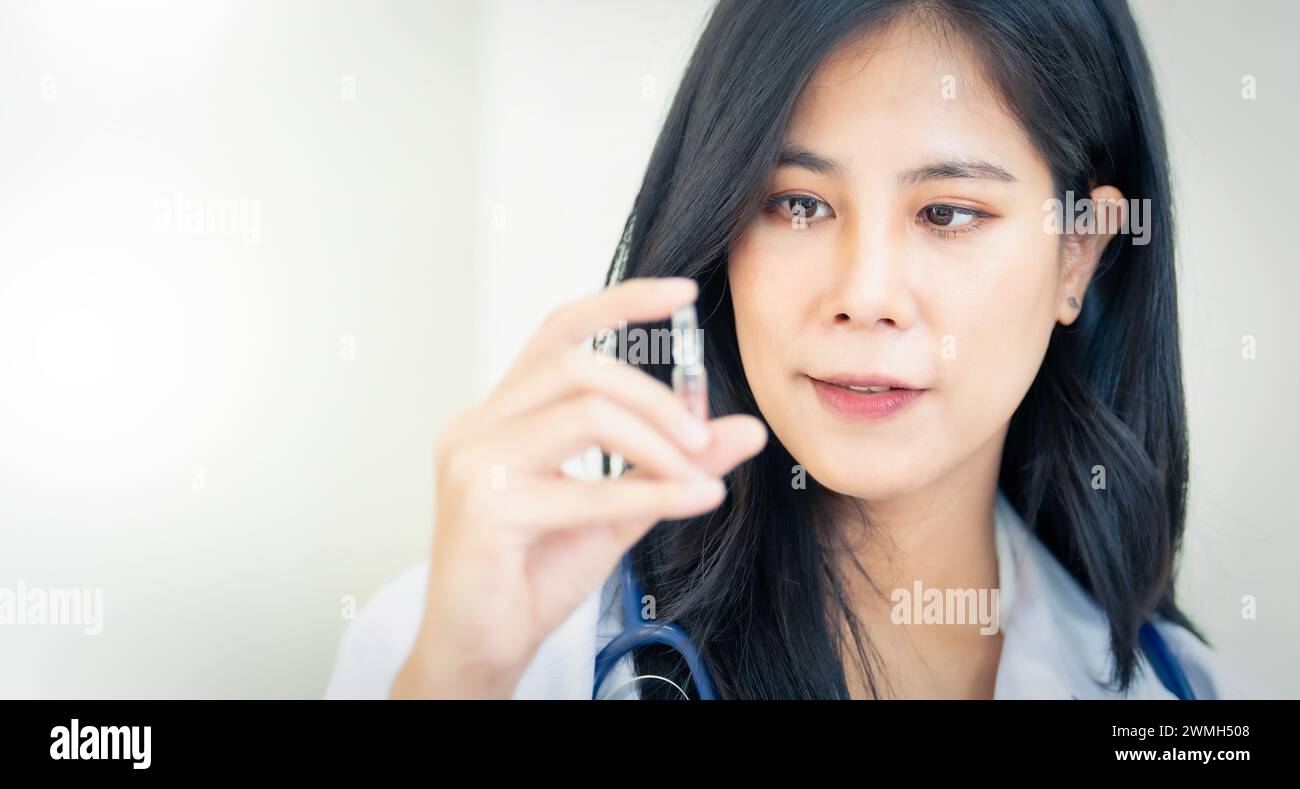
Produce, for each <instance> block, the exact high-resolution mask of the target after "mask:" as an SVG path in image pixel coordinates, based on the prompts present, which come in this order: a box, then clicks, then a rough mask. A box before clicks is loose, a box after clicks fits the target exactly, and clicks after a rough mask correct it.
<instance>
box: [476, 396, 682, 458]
mask: <svg viewBox="0 0 1300 789" xmlns="http://www.w3.org/2000/svg"><path fill="white" fill-rule="evenodd" d="M592 444H596V445H599V446H600V447H601V448H602V449H603V450H605V451H606V452H617V453H618V454H620V455H622V456H623V457H624V458H627V459H628V460H629V461H630V462H632V463H635V464H636V465H637V466H638V467H640V468H644V469H645V470H646V471H647V472H648V473H649V474H650V475H651V476H654V477H665V478H666V477H700V476H704V475H703V473H702V472H701V471H700V470H699V468H698V467H696V465H695V464H694V463H693V462H692V461H691V459H690V458H689V457H688V456H687V454H686V453H685V452H683V451H682V450H681V449H680V448H679V447H678V446H677V445H676V444H675V443H673V441H672V440H671V439H670V438H669V437H668V436H667V435H665V434H664V433H663V432H661V431H660V430H659V429H658V428H657V427H656V426H655V425H653V424H652V423H650V422H647V421H646V420H645V419H643V418H641V417H640V416H638V415H637V414H635V413H633V412H631V411H629V410H627V409H626V408H624V407H623V406H622V405H620V404H618V403H616V402H614V401H613V400H610V399H608V398H605V397H602V396H600V395H594V394H582V395H578V396H576V397H571V398H568V399H566V400H561V401H560V402H558V403H552V404H550V405H547V406H543V407H542V408H540V409H538V410H536V411H533V412H530V413H528V414H525V415H523V416H520V417H517V418H515V419H513V420H507V421H505V422H502V423H501V424H500V426H499V427H497V428H496V429H495V430H494V432H493V433H492V434H491V435H490V436H489V437H488V438H487V441H486V442H485V445H484V447H483V450H482V451H483V452H484V454H485V456H488V457H495V458H496V460H494V461H493V462H494V463H502V464H505V463H507V462H511V463H513V464H514V465H518V466H519V467H521V468H524V469H528V470H531V471H533V472H543V471H552V470H554V469H555V468H557V467H559V466H560V464H561V463H562V462H563V461H565V460H567V459H569V458H571V457H573V456H574V455H577V454H578V453H580V452H582V451H584V450H586V449H587V448H589V447H590V446H591V445H592Z"/></svg>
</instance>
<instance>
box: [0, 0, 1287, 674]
mask: <svg viewBox="0 0 1300 789" xmlns="http://www.w3.org/2000/svg"><path fill="white" fill-rule="evenodd" d="M1134 5H1135V8H1136V11H1137V13H1138V16H1139V18H1140V20H1141V22H1142V23H1143V25H1144V28H1145V30H1146V33H1147V35H1148V46H1149V48H1150V51H1151V55H1152V58H1153V60H1154V62H1155V66H1156V69H1157V73H1158V78H1159V79H1160V89H1161V91H1162V95H1163V99H1164V102H1165V105H1166V121H1167V124H1168V127H1169V129H1168V130H1169V136H1170V142H1171V147H1172V151H1173V155H1174V159H1175V161H1174V167H1175V172H1176V174H1177V178H1178V189H1179V200H1180V203H1179V208H1178V220H1179V225H1180V234H1181V242H1180V243H1181V254H1182V257H1181V261H1180V266H1181V271H1180V276H1181V281H1180V287H1181V290H1182V293H1181V298H1182V310H1183V316H1184V318H1183V327H1184V348H1185V352H1186V360H1187V397H1188V407H1189V410H1190V419H1191V426H1192V452H1193V469H1192V472H1193V481H1192V495H1191V521H1190V525H1189V532H1188V538H1187V550H1186V555H1185V558H1184V562H1183V576H1182V579H1181V590H1180V591H1181V593H1182V596H1183V599H1184V601H1185V604H1186V607H1187V608H1188V609H1189V610H1190V612H1191V613H1192V614H1193V617H1194V619H1196V621H1198V622H1200V623H1202V624H1203V625H1204V627H1205V629H1206V630H1207V631H1208V632H1209V635H1210V636H1211V638H1212V640H1213V641H1214V642H1215V643H1216V644H1217V646H1218V647H1219V648H1220V650H1221V651H1222V652H1223V653H1224V654H1225V655H1226V656H1228V657H1229V658H1230V659H1232V660H1234V661H1236V662H1238V663H1240V664H1242V666H1243V667H1245V668H1246V669H1247V670H1249V671H1250V672H1251V673H1253V674H1254V675H1255V676H1257V677H1258V678H1259V680H1260V681H1261V682H1263V683H1265V684H1266V685H1268V686H1270V687H1272V688H1274V689H1276V690H1277V692H1278V693H1279V694H1283V695H1287V696H1300V681H1298V680H1297V679H1296V678H1295V677H1293V676H1292V675H1291V672H1289V671H1287V670H1286V669H1288V668H1289V667H1290V665H1289V663H1288V660H1290V661H1293V660H1294V656H1295V655H1296V653H1298V652H1300V639H1298V638H1297V633H1300V602H1297V599H1296V595H1295V594H1294V593H1293V590H1292V588H1291V585H1290V579H1291V577H1292V576H1293V572H1292V570H1291V565H1292V564H1293V563H1294V561H1295V559H1294V557H1295V556H1296V555H1297V553H1298V550H1297V549H1298V548H1300V536H1298V531H1297V529H1296V526H1297V525H1298V524H1297V521H1298V520H1300V519H1298V518H1297V516H1296V515H1295V512H1294V509H1293V506H1292V499H1291V492H1292V490H1293V489H1294V483H1293V480H1294V479H1295V478H1296V473H1297V471H1300V446H1298V442H1297V439H1298V438H1300V385H1298V384H1300V382H1298V381H1297V378H1298V377H1300V364H1297V361H1298V359H1297V353H1296V345H1295V340H1294V337H1293V331H1292V330H1291V329H1290V327H1289V326H1288V325H1287V319H1288V317H1289V315H1290V314H1291V313H1292V310H1290V309H1289V308H1288V307H1289V305H1288V304H1286V301H1288V300H1289V299H1291V298H1292V295H1293V294H1294V293H1296V292H1297V285H1300V282H1298V280H1300V273H1298V272H1297V268H1296V265H1295V264H1296V255H1295V253H1294V252H1293V251H1292V247H1291V244H1290V243H1288V242H1289V238H1288V236H1287V232H1288V231H1289V229H1290V228H1289V225H1288V222H1289V216H1288V209H1289V199H1290V197H1291V196H1290V194H1289V192H1290V188H1291V186H1292V185H1293V184H1294V183H1296V182H1297V181H1298V180H1300V178H1297V176H1298V175H1300V173H1297V172H1296V164H1295V157H1294V155H1292V154H1291V149H1292V148H1293V146H1294V139H1295V133H1296V131H1297V123H1296V114H1295V111H1294V109H1293V108H1294V107H1295V106H1296V87H1295V84H1294V80H1293V79H1292V72H1293V70H1294V56H1292V55H1288V54H1287V53H1289V52H1290V51H1291V49H1290V42H1289V40H1288V36H1289V32H1288V31H1289V30H1291V29H1294V27H1295V25H1296V23H1297V22H1300V14H1298V13H1297V11H1296V10H1295V9H1294V7H1292V6H1290V5H1289V4H1284V3H1281V2H1278V3H1241V4H1232V5H1230V6H1228V7H1227V8H1221V7H1220V4H1216V3H1209V2H1204V3H1201V2H1197V3H1190V2H1177V3H1175V2H1163V1H1162V0H1136V2H1135V4H1134ZM710 7H711V5H710V3H708V2H704V1H703V0H690V1H685V0H679V1H675V2H668V1H667V0H656V2H635V3H634V2H618V3H609V2H596V0H546V1H545V2H524V1H523V0H490V1H489V2H484V3H478V4H472V3H454V2H449V1H445V0H439V1H438V2H414V1H412V2H385V3H377V4H359V3H347V2H342V1H341V0H340V1H339V2H327V3H309V2H304V1H302V0H295V1H294V2H277V3H259V2H254V1H253V0H243V1H242V2H225V3H220V4H218V3H208V2H201V1H200V0H186V1H185V2H179V3H178V2H155V3H148V2H142V1H140V0H134V1H133V2H116V3H114V4H112V6H111V7H110V6H107V5H105V4H98V3H91V2H85V3H62V2H60V3H55V2H45V3H32V4H5V5H3V6H2V7H0V174H2V177H3V181H2V183H3V186H2V187H0V587H10V588H12V587H13V586H14V585H15V584H16V583H17V582H18V581H19V580H22V581H25V582H26V583H27V584H28V585H29V586H46V587H49V586H73V587H81V586H94V587H102V588H103V589H104V594H105V608H106V612H105V623H104V632H103V634H102V635H100V636H97V637H93V638H91V637H86V636H83V635H80V634H79V633H77V632H75V631H74V630H72V629H70V628H48V627H47V628H35V627H22V628H19V627H14V626H0V697H14V696H19V697H22V696H37V697H50V696H53V697H64V696H71V697H79V696H106V697H135V696H140V697H154V696H186V697H190V696H197V697H210V696H211V697H226V696H234V697H245V696H271V697H287V696H293V697H297V696H315V695H318V694H319V693H320V692H321V691H322V690H323V688H324V684H325V681H326V679H327V677H328V674H329V671H330V668H331V667H332V663H333V658H334V650H335V647H336V644H337V639H338V636H339V635H340V633H341V631H342V629H343V627H344V625H345V623H346V622H345V620H344V619H343V616H342V614H341V605H342V601H343V599H344V597H345V596H353V597H355V598H356V599H357V600H358V601H359V602H364V600H365V599H367V598H368V597H369V596H370V595H372V594H373V593H374V592H375V591H376V590H377V589H378V588H379V587H380V586H381V585H382V584H383V583H384V582H385V581H386V580H387V579H389V578H391V577H392V576H394V575H396V574H397V573H399V572H400V571H402V570H403V569H405V568H407V567H409V566H411V565H413V564H416V563H418V562H420V561H422V560H423V559H424V556H425V553H426V552H427V548H428V539H429V533H430V521H431V514H432V477H431V475H432V461H431V457H430V445H431V442H432V439H433V436H434V435H435V433H436V431H437V427H438V425H439V424H441V422H442V421H443V420H444V419H446V418H447V416H448V415H449V414H451V413H452V412H453V411H454V410H455V409H457V408H459V407H462V406H464V405H466V404H467V403H469V402H470V401H471V400H472V399H475V398H477V397H480V396H482V395H483V394H484V393H486V392H487V391H488V389H489V388H490V386H491V385H492V383H493V382H494V381H495V380H496V379H497V377H498V376H499V375H500V374H501V372H503V371H504V369H505V368H506V366H507V365H508V364H509V363H510V361H511V359H512V358H513V356H514V354H515V353H516V352H517V350H518V349H519V347H520V346H521V345H522V343H523V342H524V340H525V339H526V337H527V336H528V334H529V333H530V332H531V327H533V326H535V325H536V324H537V323H538V322H539V321H540V320H541V319H542V317H543V316H544V315H545V313H546V312H548V311H549V310H550V309H551V308H552V307H553V306H554V305H556V304H559V303H561V302H563V301H567V300H570V299H573V298H576V297H578V296H581V295H583V294H586V293H590V292H594V291H595V290H596V289H597V288H598V287H599V285H600V283H601V280H602V277H603V275H604V273H605V269H606V267H607V265H608V263H609V259H610V256H611V254H612V252H613V250H614V246H615V243H616V241H617V239H618V237H619V234H620V233H621V231H622V227H623V221H624V219H625V218H626V214H627V211H628V209H629V208H630V206H631V202H632V199H633V197H634V195H635V192H636V189H637V186H638V185H639V182H640V178H641V175H642V172H643V170H644V167H645V164H646V161H647V158H648V156H649V152H650V148H651V146H652V144H653V141H654V137H655V134H656V133H657V129H658V124H659V123H660V122H661V121H662V118H663V116H664V113H665V112H666V107H667V103H668V101H669V100H670V99H671V96H672V92H673V90H674V89H675V87H676V84H677V80H678V78H679V76H680V72H681V70H682V68H683V67H684V65H685V62H686V59H687V58H688V56H689V53H690V49H691V46H692V45H693V42H694V39H695V37H696V36H698V34H699V31H700V29H701V27H702V24H703V21H704V18H705V15H706V13H707V10H708V9H709V8H710ZM1207 42H1214V45H1213V46H1211V45H1210V44H1209V43H1207ZM1244 74H1253V75H1255V76H1256V77H1257V80H1258V85H1259V87H1258V98H1257V99H1256V100H1255V101H1253V102H1247V101H1243V100H1242V99H1241V98H1240V80H1241V77H1242V75H1244ZM178 193H179V195H180V197H179V198H178V197H177V194H178ZM230 200H233V201H236V202H235V204H234V205H236V206H237V207H242V208H243V209H246V210H248V211H250V212H251V211H252V210H253V209H254V208H256V209H257V211H258V214H257V216H258V217H259V219H258V222H257V223H255V224H254V223H251V222H250V224H249V225H248V226H245V227H244V228H242V229H241V228H239V227H235V228H233V230H232V229H231V228H224V229H222V228H217V229H216V230H217V232H215V233H205V232H200V231H196V230H195V229H193V228H192V227H190V226H188V225H186V224H185V223H184V222H183V221H182V219H183V217H184V215H185V212H186V210H187V209H189V208H192V207H197V208H200V209H208V210H213V209H216V208H220V207H221V206H222V205H223V203H222V202H221V201H230ZM178 201H179V202H178ZM178 205H179V206H180V208H181V211H180V213H177V211H176V207H177V206H178ZM169 206H170V208H169ZM250 216H251V214H250ZM254 228H255V232H254V231H253V229H254ZM520 327H530V328H528V329H521V328H520ZM1245 334H1253V335H1255V336H1256V338H1257V343H1258V348H1259V353H1258V358H1257V359H1255V360H1251V361H1246V360H1243V359H1242V358H1241V354H1240V347H1241V337H1242V335H1245ZM1245 594H1253V595H1255V596H1256V597H1257V598H1258V601H1259V618H1258V619H1257V620H1254V621H1244V620H1243V619H1242V618H1241V615H1240V608H1241V602H1240V600H1241V597H1242V596H1243V595H1245Z"/></svg>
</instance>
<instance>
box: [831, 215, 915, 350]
mask: <svg viewBox="0 0 1300 789" xmlns="http://www.w3.org/2000/svg"><path fill="white" fill-rule="evenodd" d="M907 264H908V260H907V252H906V237H905V234H903V233H901V232H899V230H898V228H894V227H890V226H889V223H888V222H887V221H883V220H882V221H879V222H872V223H871V224H870V226H869V227H868V226H867V223H866V222H864V221H863V220H862V219H861V218H856V219H852V220H850V221H848V222H845V223H844V227H843V230H842V231H841V234H840V236H839V238H838V239H837V248H836V250H835V260H834V268H833V271H834V273H833V275H832V276H831V278H830V279H831V282H829V283H828V285H829V288H828V290H827V293H828V296H827V303H826V307H825V314H826V316H827V317H828V319H829V320H830V322H831V323H832V324H834V325H840V326H857V327H860V328H865V329H872V328H887V329H895V330H903V329H907V328H909V327H911V326H912V325H913V324H914V323H915V322H916V316H917V304H916V298H915V296H916V294H915V292H914V289H913V283H912V280H911V277H910V276H909V273H910V272H909V266H908V265H907Z"/></svg>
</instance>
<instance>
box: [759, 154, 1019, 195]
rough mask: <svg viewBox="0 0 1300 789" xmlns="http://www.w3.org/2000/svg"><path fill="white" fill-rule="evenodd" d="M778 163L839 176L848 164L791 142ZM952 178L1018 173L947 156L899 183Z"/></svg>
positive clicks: (1007, 177) (1004, 177) (1006, 178)
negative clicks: (947, 157) (845, 164)
mask: <svg viewBox="0 0 1300 789" xmlns="http://www.w3.org/2000/svg"><path fill="white" fill-rule="evenodd" d="M776 166H777V167H799V168H802V169H804V170H808V171H810V172H814V173H819V174H821V175H830V176H834V177H836V178H839V177H842V176H843V175H844V165H842V164H841V163H840V162H839V161H837V160H835V159H832V158H830V157H827V156H822V155H821V154H817V153H813V152H812V151H810V150H808V149H807V148H804V147H803V146H801V145H795V144H787V145H785V146H783V147H782V148H781V153H780V155H779V156H778V157H777V161H776ZM949 178H982V179H987V180H992V181H1001V182H1003V183H1015V182H1016V177H1015V176H1014V175H1012V174H1011V173H1009V172H1007V171H1006V170H1005V169H1004V168H1002V167H999V166H997V165H996V164H991V163H989V162H986V161H983V160H981V159H945V160H943V161H939V162H934V163H933V164H927V165H925V166H924V167H914V168H912V169H910V170H903V171H902V172H900V173H899V174H898V183H899V184H900V185H902V186H916V185H918V184H923V183H926V182H929V181H942V180H946V179H949Z"/></svg>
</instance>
